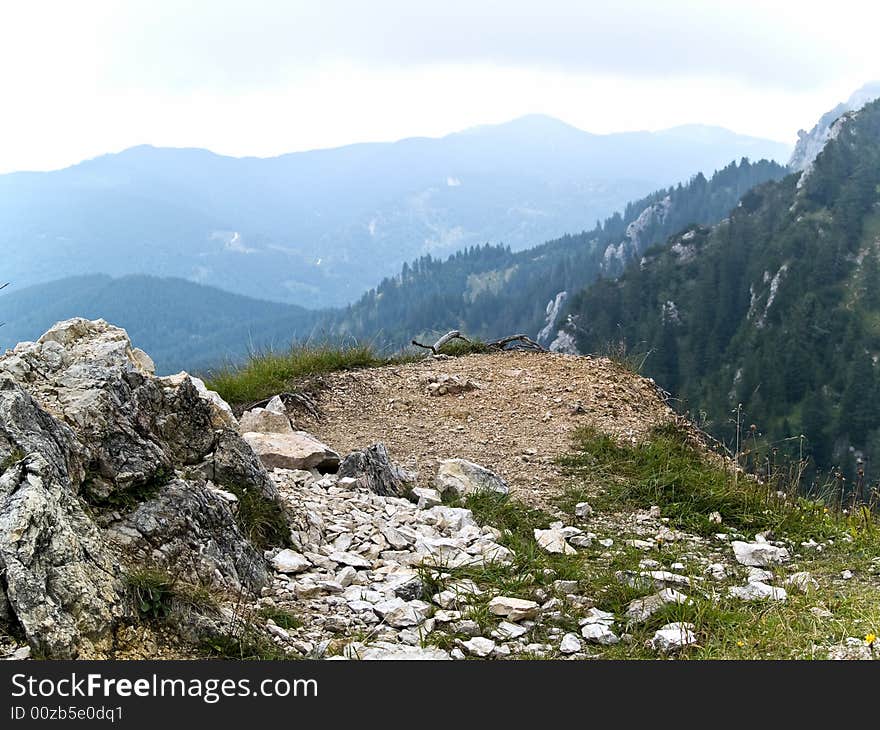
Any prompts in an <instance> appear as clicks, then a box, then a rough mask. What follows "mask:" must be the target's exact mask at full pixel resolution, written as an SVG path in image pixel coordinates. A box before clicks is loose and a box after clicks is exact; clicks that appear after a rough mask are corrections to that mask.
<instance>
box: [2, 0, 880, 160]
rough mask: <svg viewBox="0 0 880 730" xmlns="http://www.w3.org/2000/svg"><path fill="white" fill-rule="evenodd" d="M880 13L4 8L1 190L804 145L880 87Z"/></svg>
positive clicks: (743, 6) (262, 3) (556, 6)
mask: <svg viewBox="0 0 880 730" xmlns="http://www.w3.org/2000/svg"><path fill="white" fill-rule="evenodd" d="M878 21H880V4H877V3H870V2H853V1H851V0H835V2H832V3H829V2H828V0H823V2H822V3H819V2H806V1H804V0H800V1H799V2H793V1H788V2H779V1H777V0H761V1H760V2H756V1H753V0H735V1H734V2H720V1H713V0H700V1H693V2H691V1H689V0H653V1H651V2H648V1H645V2H642V1H641V0H617V1H616V2H608V1H607V0H604V1H603V2H593V1H592V0H580V1H575V0H569V1H568V2H564V1H562V0H539V1H537V2H535V1H528V2H527V1H526V0H500V1H498V2H495V1H490V0H430V1H424V0H361V1H359V2H353V1H346V0H309V1H308V2H299V1H298V0H287V1H286V2H282V1H281V0H247V1H246V2H245V1H233V0H205V1H200V0H144V1H142V0H118V1H115V2H111V1H109V0H76V1H75V2H74V1H73V0H59V1H56V2H49V1H47V0H0V172H4V171H10V170H20V169H32V170H40V169H52V168H58V167H63V166H66V165H69V164H72V163H74V162H78V161H80V160H82V159H86V158H89V157H94V156H96V155H99V154H102V153H105V152H111V151H118V150H121V149H124V148H125V147H129V146H131V145H135V144H142V143H150V144H154V145H169V146H194V147H207V148H209V149H212V150H214V151H216V152H220V153H224V154H230V155H260V156H266V155H274V154H280V153H283V152H289V151H294V150H303V149H311V148H315V147H330V146H337V145H342V144H348V143H351V142H360V141H378V140H394V139H399V138H402V137H406V136H414V135H427V136H439V135H443V134H446V133H449V132H452V131H456V130H459V129H463V128H465V127H468V126H473V125H475V124H484V123H492V122H501V121H506V120H508V119H512V118H514V117H517V116H520V115H523V114H528V113H544V114H549V115H552V116H555V117H558V118H560V119H563V120H564V121H566V122H569V123H570V124H574V125H575V126H577V127H580V128H582V129H586V130H589V131H591V132H602V133H604V132H613V131H623V130H634V129H650V130H654V129H662V128H665V127H670V126H674V125H677V124H685V123H704V124H717V125H721V126H724V127H727V128H729V129H732V130H734V131H737V132H741V133H747V134H752V135H756V136H763V137H769V138H772V139H777V140H782V141H787V142H793V141H794V139H795V135H796V132H797V130H798V129H799V128H801V127H809V126H812V124H813V123H814V122H815V121H816V119H817V118H818V117H819V116H820V115H821V114H822V113H823V112H825V111H827V110H828V109H830V108H831V107H832V106H834V104H836V103H837V102H839V101H842V100H843V99H845V98H846V97H848V96H849V94H850V93H851V92H852V91H854V90H855V89H856V88H857V87H859V86H861V85H862V84H863V83H865V82H866V81H868V80H871V79H873V78H880V43H877V29H878V27H880V22H878Z"/></svg>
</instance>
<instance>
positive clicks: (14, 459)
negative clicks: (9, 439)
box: [0, 448, 26, 474]
mask: <svg viewBox="0 0 880 730" xmlns="http://www.w3.org/2000/svg"><path fill="white" fill-rule="evenodd" d="M25 456H26V454H25V453H24V451H22V450H21V449H19V448H14V449H12V451H10V452H9V453H8V454H7V455H6V458H4V459H3V460H2V461H0V474H3V473H4V472H5V471H6V470H7V469H8V468H9V467H11V466H12V465H13V464H17V463H18V462H19V461H21V460H22V459H23V458H24V457H25Z"/></svg>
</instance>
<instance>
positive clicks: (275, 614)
mask: <svg viewBox="0 0 880 730" xmlns="http://www.w3.org/2000/svg"><path fill="white" fill-rule="evenodd" d="M257 616H259V617H260V618H261V619H263V620H269V619H272V621H273V622H274V623H275V625H276V626H280V627H281V628H282V629H298V628H300V627H301V626H303V622H302V619H301V618H299V617H298V616H297V615H296V614H295V613H293V612H291V611H287V610H285V609H283V608H278V607H277V606H263V608H261V609H260V610H259V611H257Z"/></svg>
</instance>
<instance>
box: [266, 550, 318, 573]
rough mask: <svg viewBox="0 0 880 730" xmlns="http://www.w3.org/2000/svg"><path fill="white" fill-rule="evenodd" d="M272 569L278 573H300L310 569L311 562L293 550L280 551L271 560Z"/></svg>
mask: <svg viewBox="0 0 880 730" xmlns="http://www.w3.org/2000/svg"><path fill="white" fill-rule="evenodd" d="M272 567H274V568H275V570H277V571H278V572H279V573H301V572H302V571H304V570H308V569H309V568H311V567H312V561H311V560H309V559H308V558H307V557H306V556H305V555H301V554H300V553H298V552H296V551H295V550H282V551H281V552H280V553H278V554H277V555H276V556H275V557H274V558H272Z"/></svg>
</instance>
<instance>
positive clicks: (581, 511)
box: [572, 502, 593, 638]
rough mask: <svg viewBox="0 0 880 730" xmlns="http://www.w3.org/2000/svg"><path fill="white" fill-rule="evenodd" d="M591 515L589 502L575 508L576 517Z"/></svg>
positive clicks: (591, 510) (578, 504)
mask: <svg viewBox="0 0 880 730" xmlns="http://www.w3.org/2000/svg"><path fill="white" fill-rule="evenodd" d="M591 514H593V508H592V507H591V506H590V503H589V502H578V503H577V504H576V505H575V506H574V516H575V517H580V518H581V519H584V518H586V517H589V516H590V515H591ZM572 636H573V634H572ZM575 638H577V637H575Z"/></svg>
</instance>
